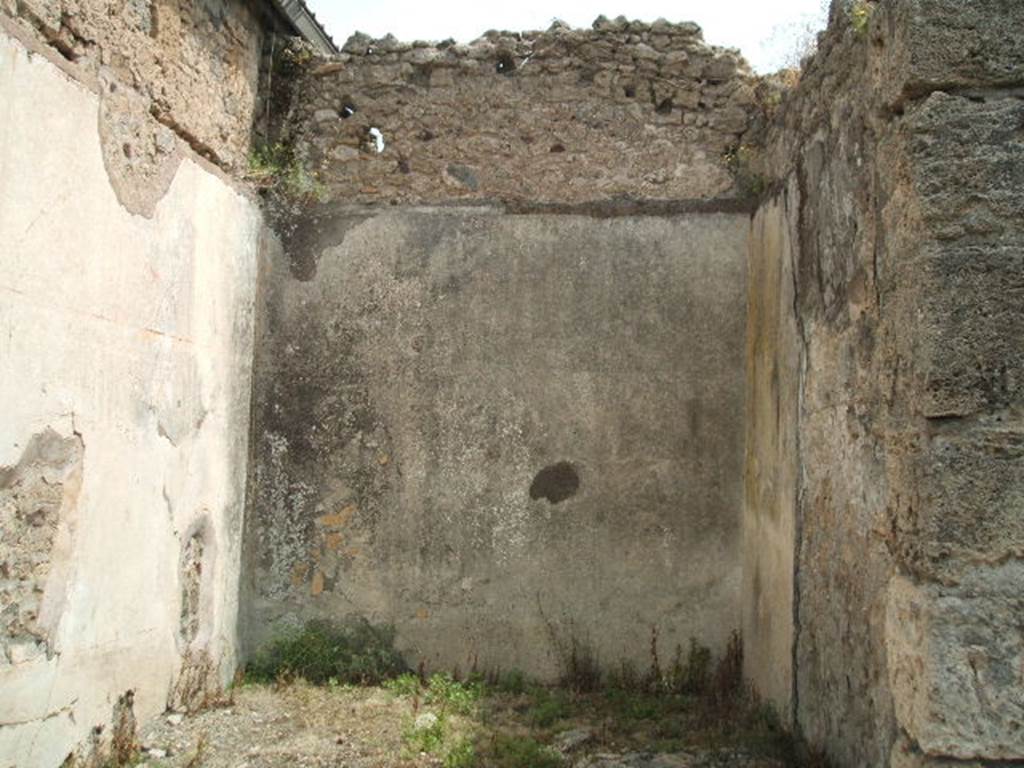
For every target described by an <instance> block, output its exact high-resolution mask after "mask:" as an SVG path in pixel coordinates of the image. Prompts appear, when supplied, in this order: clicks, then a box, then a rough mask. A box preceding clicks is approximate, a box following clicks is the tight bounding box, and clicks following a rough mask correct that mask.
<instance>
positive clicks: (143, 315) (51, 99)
mask: <svg viewBox="0 0 1024 768" xmlns="http://www.w3.org/2000/svg"><path fill="white" fill-rule="evenodd" d="M99 108H100V107H99V99H98V97H97V95H96V94H95V93H94V92H93V91H92V90H90V89H89V88H87V87H84V86H83V85H81V84H79V83H78V82H76V81H75V80H73V79H71V78H70V77H69V76H68V75H67V74H66V73H64V72H62V71H61V70H60V69H58V68H57V67H55V66H54V65H53V64H51V63H50V62H49V61H48V60H46V59H45V58H44V57H41V56H36V55H30V54H29V53H28V51H27V50H26V48H25V47H24V46H23V45H22V44H21V43H20V42H18V41H16V40H14V39H13V38H11V37H9V36H7V35H6V34H3V35H0V242H3V243H4V247H3V249H0V275H2V277H0V402H3V403H4V418H3V419H0V467H2V468H4V469H3V470H0V471H2V473H3V474H4V476H5V477H10V476H11V472H12V470H11V468H14V467H17V466H19V462H22V461H26V460H27V459H26V453H25V452H26V450H27V448H28V447H29V446H31V445H33V444H35V443H34V442H33V441H34V440H35V441H38V439H39V438H38V437H36V436H39V435H46V434H53V435H55V436H56V439H60V440H64V441H68V440H71V441H77V442H80V444H81V446H82V447H81V456H82V459H81V462H80V470H79V471H80V487H79V488H78V490H77V493H76V494H74V498H71V499H68V497H67V496H65V502H66V503H65V504H64V505H62V507H61V509H60V517H61V521H62V523H66V524H67V526H68V527H67V530H66V533H65V534H63V535H62V534H60V533H58V542H57V543H55V545H54V549H53V550H52V552H53V553H54V554H53V555H52V556H53V557H54V558H57V560H59V562H60V563H62V564H63V565H62V567H61V568H60V569H57V570H56V571H54V570H51V573H50V578H49V579H48V581H47V583H46V587H45V591H44V594H43V598H42V602H43V606H44V608H45V607H46V606H52V610H51V611H50V613H49V614H47V613H46V611H45V610H44V615H45V616H46V622H45V623H46V625H47V632H46V638H47V640H46V642H47V648H46V649H45V650H46V652H42V653H34V654H29V655H28V657H27V658H24V657H19V658H16V659H6V660H5V661H3V662H0V689H2V690H3V695H0V755H2V756H3V760H4V761H6V762H12V763H13V764H15V765H59V764H60V763H61V762H62V761H63V760H64V758H65V757H66V756H67V755H68V754H69V753H70V752H72V751H73V750H75V749H76V748H77V746H78V745H80V744H83V743H84V744H87V743H88V741H89V735H90V732H91V730H92V729H93V728H94V727H95V726H98V725H109V724H110V723H111V721H112V720H113V719H115V717H118V718H121V719H122V720H124V719H125V718H126V717H127V715H125V714H124V713H123V711H121V710H123V709H124V707H125V706H128V705H126V704H124V702H127V701H132V704H131V706H133V707H134V712H135V716H138V717H139V718H146V717H149V716H152V715H154V714H156V713H157V712H160V711H161V710H163V709H164V707H165V706H166V705H167V701H168V693H169V691H170V689H171V685H172V683H173V681H174V679H175V677H176V676H177V674H178V670H179V667H180V665H181V663H182V662H181V659H182V656H183V654H184V653H185V651H186V650H187V649H186V648H185V647H183V643H182V640H181V637H180V635H179V625H180V607H179V606H180V601H181V595H182V590H181V585H180V583H179V580H180V574H179V563H180V560H181V548H182V545H183V544H184V542H185V537H186V533H187V532H188V530H189V528H190V526H191V525H192V524H193V521H195V520H196V519H198V518H200V517H203V516H205V519H206V520H207V521H208V527H207V528H206V529H205V530H206V531H207V532H208V534H209V536H210V539H211V540H212V542H215V545H214V546H209V545H208V546H207V547H206V549H205V553H206V555H205V558H206V559H205V560H204V584H203V587H202V588H201V590H200V591H201V592H203V590H205V595H204V596H202V597H201V599H202V600H206V601H209V611H208V613H207V614H205V619H204V620H201V621H200V622H199V627H198V629H197V632H196V637H195V639H194V640H193V642H192V643H191V644H190V647H191V648H202V649H204V650H205V651H207V652H208V653H209V654H210V656H211V658H213V659H214V660H215V671H214V674H215V675H216V683H217V684H218V685H219V684H223V683H224V682H226V680H227V679H228V677H229V676H230V675H231V673H232V671H233V668H234V663H235V658H236V650H235V648H236V643H235V632H236V629H235V625H236V614H237V610H238V603H237V579H238V558H239V549H240V529H241V523H242V511H243V501H244V492H245V458H246V450H247V448H246V445H247V442H246V441H247V433H248V410H249V389H250V387H249V377H250V366H251V354H252V323H253V294H254V289H255V259H256V248H257V240H258V236H259V228H260V215H259V212H258V210H257V208H256V207H255V205H254V204H253V203H252V202H251V201H250V200H249V199H247V198H245V197H243V196H241V195H239V194H238V193H237V192H235V191H234V190H232V189H231V188H229V187H228V186H226V185H225V184H224V183H223V182H222V181H221V180H219V179H218V178H216V177H214V176H212V175H211V174H210V173H208V172H207V171H206V170H203V169H202V168H201V167H200V166H199V165H198V164H197V163H195V162H193V161H192V160H188V159H186V160H184V161H183V162H182V163H181V165H180V167H179V168H178V170H177V173H176V174H175V176H174V179H173V181H172V182H171V183H170V186H169V188H168V190H167V192H166V194H165V195H164V196H163V198H162V199H161V200H160V201H159V202H158V203H156V205H155V207H154V209H153V212H152V216H151V217H150V218H143V217H141V216H137V215H133V214H131V213H129V212H128V211H127V210H126V209H125V208H124V207H122V205H121V204H120V203H119V201H118V199H117V197H116V195H115V193H114V190H113V189H112V188H111V185H110V182H109V180H108V174H107V170H106V169H105V167H104V161H103V157H102V152H101V141H100V136H99V132H98V128H97V126H98V123H99V119H98V113H99ZM30 464H31V466H41V465H39V464H38V461H35V460H33V461H32V462H30ZM64 487H65V490H67V487H68V486H67V484H66V483H65V486H64ZM57 544H59V547H58V546H57ZM54 573H60V574H61V576H60V578H59V579H55V578H53V576H54ZM58 582H59V583H58ZM58 597H59V599H58ZM128 690H133V691H134V692H135V693H134V695H133V696H131V697H127V698H125V692H126V691H128ZM119 700H121V701H122V704H121V705H120V710H118V701H119ZM119 712H120V714H118V713H119ZM125 722H127V720H125ZM109 733H110V729H109V728H108V729H107V730H105V731H104V732H103V734H102V739H101V740H105V739H107V738H108V737H109ZM5 764H6V763H5Z"/></svg>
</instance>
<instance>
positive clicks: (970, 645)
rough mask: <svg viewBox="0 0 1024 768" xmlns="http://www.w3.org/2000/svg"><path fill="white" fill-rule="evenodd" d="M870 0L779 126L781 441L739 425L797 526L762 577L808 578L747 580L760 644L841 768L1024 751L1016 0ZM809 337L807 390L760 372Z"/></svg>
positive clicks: (765, 506)
mask: <svg viewBox="0 0 1024 768" xmlns="http://www.w3.org/2000/svg"><path fill="white" fill-rule="evenodd" d="M860 8H861V9H866V11H867V23H865V24H860V23H858V22H856V21H855V20H854V18H853V16H852V14H850V13H848V12H847V10H845V8H844V6H843V5H842V4H837V5H836V7H835V8H834V9H833V21H832V27H831V29H830V31H829V33H828V35H826V36H825V38H824V39H823V40H822V45H821V51H820V52H819V53H818V55H817V56H816V58H815V59H814V60H813V62H811V64H810V65H809V66H808V67H807V68H806V70H805V71H804V73H803V75H802V80H801V83H800V85H799V87H798V88H797V89H796V91H795V92H794V93H792V94H790V95H789V96H787V98H786V99H785V100H784V102H783V103H782V105H781V106H780V108H779V115H778V117H777V119H776V123H775V124H774V126H773V128H772V130H771V132H770V133H769V137H768V140H767V143H766V158H765V165H764V168H765V172H766V174H767V175H768V176H769V177H770V179H771V180H772V181H773V182H774V188H775V189H776V190H777V192H776V194H775V195H774V196H773V197H772V199H771V200H770V201H769V202H767V203H766V204H765V205H764V206H762V208H761V210H760V211H759V212H758V214H757V218H756V219H755V221H756V222H758V224H757V225H756V226H755V230H754V231H755V244H754V249H753V255H752V275H761V276H763V277H765V278H767V279H770V280H772V281H777V282H775V283H774V287H772V288H770V289H766V287H765V286H764V285H763V284H758V283H756V282H754V280H752V282H751V293H750V312H751V317H752V318H754V317H760V318H763V320H764V322H765V323H767V326H763V327H761V328H759V329H758V330H757V333H756V334H755V336H754V337H752V339H751V345H752V346H751V352H752V358H751V364H752V366H753V367H752V369H751V370H752V371H753V373H752V375H751V376H750V377H749V381H750V391H749V392H748V403H752V404H754V406H755V409H754V410H753V411H752V423H751V425H750V429H754V427H755V424H754V419H761V423H763V422H764V419H763V418H762V417H761V414H762V413H763V414H764V415H765V416H767V417H771V415H772V406H773V404H774V408H775V414H777V416H776V419H777V421H776V425H775V426H774V427H772V426H771V424H770V423H769V426H770V428H771V429H772V430H774V433H775V434H776V435H777V437H778V440H777V441H775V442H772V441H765V440H762V439H761V438H762V437H763V435H762V436H760V437H758V436H753V437H751V431H750V429H748V456H747V462H748V464H747V472H748V485H747V487H748V490H749V489H753V490H754V491H755V493H754V494H752V495H751V496H749V497H748V500H747V504H748V513H747V514H748V521H749V524H750V525H751V526H752V529H753V530H755V531H758V530H763V529H764V528H765V527H768V528H770V529H771V530H774V531H776V532H780V533H781V534H782V535H780V536H778V537H775V538H767V537H766V538H764V539H762V541H763V542H764V543H765V544H771V546H772V549H773V550H774V552H772V553H770V554H767V553H764V552H760V553H757V554H756V557H755V556H753V555H752V554H751V553H750V547H748V558H749V559H748V562H750V561H751V559H753V560H754V561H755V562H757V561H760V562H759V563H758V564H757V565H756V566H755V571H754V573H752V574H750V575H749V577H748V579H747V582H748V584H749V583H753V584H758V583H761V584H764V583H767V582H770V581H772V580H775V581H776V583H779V584H782V585H784V583H785V579H784V578H782V577H780V576H779V573H778V568H777V567H776V564H785V562H786V561H787V558H792V557H793V553H794V552H795V556H796V562H795V565H794V575H795V591H794V593H793V595H792V597H790V596H788V595H785V594H781V593H780V594H778V595H776V596H774V597H772V598H771V601H772V610H771V611H769V612H766V611H765V610H763V608H762V606H761V605H760V604H759V602H758V601H759V599H760V600H762V601H763V598H759V595H760V594H761V592H760V591H759V590H757V589H752V590H750V591H749V592H748V593H747V596H746V599H747V609H746V615H747V616H748V622H747V626H748V631H747V642H748V655H750V656H752V657H757V658H774V659H775V660H776V662H777V663H778V664H779V665H783V666H789V665H790V660H791V659H792V660H793V662H795V678H794V679H793V682H792V697H791V698H792V702H791V706H792V707H793V709H792V711H793V713H794V718H795V721H796V724H797V727H798V728H799V729H800V731H801V732H802V733H803V735H804V736H806V738H807V739H808V740H809V741H810V742H811V743H812V744H814V745H818V746H820V747H823V748H824V749H826V751H827V752H828V754H829V755H830V757H831V758H832V760H833V761H834V762H835V763H836V764H837V765H840V766H862V765H885V764H889V762H890V760H891V764H893V765H899V766H910V765H913V766H921V765H939V764H941V765H947V764H950V763H947V762H943V761H944V760H946V759H951V760H965V761H977V760H1010V759H1018V760H1019V759H1021V758H1022V757H1024V741H1022V734H1024V729H1022V728H1021V723H1022V718H1024V685H1022V679H1021V676H1020V669H1021V663H1022V659H1024V645H1022V640H1021V635H1020V632H1019V616H1020V615H1021V614H1020V611H1021V607H1022V606H1021V602H1020V600H1021V598H1020V592H1019V589H1014V588H1013V587H1012V586H1011V585H1012V584H1016V585H1017V586H1018V588H1019V584H1020V558H1021V556H1022V554H1024V549H1022V545H1021V541H1022V534H1021V532H1022V527H1021V519H1022V517H1021V510H1022V503H1024V474H1022V471H1021V467H1022V466H1024V462H1022V461H1021V457H1022V453H1021V445H1022V442H1024V421H1022V412H1024V411H1022V406H1024V385H1022V381H1024V354H1022V351H1021V347H1020V344H1019V343H1018V342H1019V339H1020V337H1021V331H1022V330H1024V328H1022V323H1024V320H1022V318H1024V314H1022V313H1021V310H1020V308H1021V306H1024V283H1022V282H1021V276H1022V275H1024V269H1022V267H1024V263H1022V261H1021V250H1022V243H1024V227H1022V222H1024V216H1022V213H1024V208H1022V202H1021V201H1022V198H1021V195H1020V188H1021V181H1022V179H1024V141H1022V137H1024V134H1022V133H1021V126H1022V125H1024V103H1022V102H1021V100H1020V98H1019V96H1020V94H1021V86H1024V47H1022V46H1021V44H1020V40H1019V39H1017V38H1016V37H1013V36H1007V35H1006V30H1008V29H1015V28H1017V27H1019V26H1020V24H1021V23H1022V22H1024V7H1022V6H1020V5H1019V4H1016V3H1006V2H1000V1H999V0H985V1H984V2H979V3H973V4H969V5H968V4H964V3H959V2H952V0H884V1H883V2H879V3H873V4H867V5H864V6H860ZM773 262H774V263H773ZM787 274H791V275H792V278H793V280H792V283H791V284H790V283H789V282H787V280H786V279H784V277H785V275H787ZM780 277H781V279H779V278H780ZM752 322H753V321H752ZM794 344H796V346H797V348H798V356H799V359H800V364H799V366H798V367H796V369H795V370H797V371H798V372H799V381H798V382H797V383H796V384H794V383H793V382H792V380H791V379H790V377H789V376H786V375H783V376H779V377H776V376H773V375H772V374H771V373H769V372H768V371H766V370H765V366H766V365H771V364H772V361H776V362H780V361H784V360H787V359H790V357H791V356H792V351H791V350H792V347H793V345H794ZM766 352H767V354H766ZM769 370H772V369H771V368H769ZM790 370H793V368H792V367H791V366H790ZM795 389H796V390H797V391H798V393H799V395H798V397H794V396H793V393H794V390H795ZM794 404H797V405H798V407H797V408H796V409H795V410H794V409H793V408H792V405H794ZM793 431H795V440H794V439H792V438H791V437H790V434H791V433H792V432H793ZM794 457H795V464H796V467H797V472H796V475H795V482H794V479H793V471H792V468H793V463H794ZM766 478H771V480H770V481H769V480H768V479H766ZM794 490H795V493H794V492H793V491H794ZM780 520H782V524H781V525H780V522H779V521H780ZM751 541H753V539H751ZM789 602H792V603H794V605H795V608H794V611H793V613H791V614H790V613H789V612H788V609H787V603H789ZM787 615H792V616H793V621H792V623H791V626H790V627H784V626H779V623H782V624H785V622H786V617H787ZM1014 617H1016V618H1014ZM788 632H791V633H792V634H793V636H794V643H795V645H794V646H793V648H792V649H787V648H785V647H783V646H784V642H783V641H784V640H785V638H786V636H787V633H788ZM761 670H762V671H760V672H759V671H758V670H757V669H752V670H751V671H752V673H753V676H754V677H755V679H756V680H757V682H758V683H759V685H760V686H761V687H762V688H764V689H766V690H767V691H769V692H770V693H771V694H773V696H774V695H775V694H776V692H778V691H782V690H784V688H785V685H784V684H780V681H779V680H778V679H776V678H774V677H772V675H771V674H770V673H768V672H767V671H764V670H765V668H763V667H762V668H761ZM965 764H970V765H976V764H978V763H976V762H970V763H965Z"/></svg>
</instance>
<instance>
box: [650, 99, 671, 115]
mask: <svg viewBox="0 0 1024 768" xmlns="http://www.w3.org/2000/svg"><path fill="white" fill-rule="evenodd" d="M673 106H674V105H673V104H672V97H671V96H669V97H668V98H667V99H662V100H661V101H659V102H658V106H656V107H655V108H654V111H655V112H657V113H658V114H659V115H670V114H672V107H673Z"/></svg>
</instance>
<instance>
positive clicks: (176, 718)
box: [167, 712, 185, 725]
mask: <svg viewBox="0 0 1024 768" xmlns="http://www.w3.org/2000/svg"><path fill="white" fill-rule="evenodd" d="M184 719H185V716H184V715H183V714H181V713H179V712H174V713H172V714H170V715H168V716H167V722H168V723H170V724H171V725H181V721H182V720H184Z"/></svg>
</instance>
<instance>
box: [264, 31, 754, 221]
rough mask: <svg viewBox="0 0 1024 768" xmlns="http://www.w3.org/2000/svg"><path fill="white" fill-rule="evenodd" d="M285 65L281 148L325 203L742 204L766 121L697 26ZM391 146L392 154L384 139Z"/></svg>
mask: <svg viewBox="0 0 1024 768" xmlns="http://www.w3.org/2000/svg"><path fill="white" fill-rule="evenodd" d="M343 51H344V52H343V53H342V54H341V55H339V56H337V57H335V58H331V59H322V58H316V57H313V56H312V55H310V54H308V53H306V52H304V51H298V52H295V51H293V52H292V53H291V54H290V55H288V56H286V57H285V59H284V60H283V62H281V68H282V69H283V70H284V71H286V72H288V73H289V74H288V76H286V77H278V79H277V80H276V82H277V84H278V89H277V91H276V92H275V97H274V107H273V110H274V114H273V120H272V122H274V123H275V124H276V133H275V135H276V139H277V140H278V141H279V142H280V143H281V144H282V145H283V146H285V147H286V148H287V149H288V150H289V151H290V152H292V153H293V154H294V158H295V162H296V163H297V164H298V165H299V166H301V167H302V168H303V169H304V171H305V172H306V173H308V174H310V175H311V176H315V178H316V179H317V185H316V186H317V189H316V192H317V195H318V196H319V197H320V198H321V199H332V200H347V201H365V202H372V201H382V202H401V203H424V202H437V201H442V200H449V199H459V200H474V199H475V200H479V199H488V200H503V201H527V202H531V203H544V202H559V203H566V202H573V203H576V202H585V201H592V200H607V199H610V198H615V197H628V198H663V199H674V200H679V199H698V198H703V199H707V198H717V197H736V196H739V197H743V196H746V195H747V194H748V192H749V190H748V189H743V188H741V187H742V185H739V186H738V185H737V184H736V179H735V176H736V174H735V171H736V168H735V164H736V162H737V159H736V157H737V156H736V149H737V147H739V146H740V144H741V143H742V140H743V136H744V134H745V132H746V131H747V130H748V128H749V127H750V125H751V122H752V119H753V116H755V115H756V114H757V108H756V101H757V95H756V93H755V88H754V85H755V81H754V79H753V77H752V76H751V74H750V72H749V70H748V69H747V66H746V64H745V63H744V62H743V60H742V59H741V58H740V56H739V54H738V53H737V52H735V51H727V50H723V49H720V48H715V47H712V46H708V45H705V43H704V42H703V40H702V37H701V32H700V29H699V28H698V27H697V26H696V25H694V24H669V23H667V22H664V21H659V22H655V23H654V24H653V25H650V24H643V23H640V22H627V21H626V20H625V19H623V18H619V19H617V20H615V21H608V20H606V19H603V18H601V19H598V20H597V21H596V22H595V23H594V28H593V29H592V30H576V29H569V28H567V27H565V26H563V25H561V24H560V23H556V24H555V25H554V26H552V28H551V29H549V30H547V31H546V32H526V33H522V34H519V33H516V34H513V33H507V32H489V33H487V35H486V36H484V37H483V38H481V39H479V40H477V41H475V42H474V43H471V44H469V45H462V44H455V43H453V42H451V41H448V42H443V43H436V44H434V43H425V42H414V43H411V44H410V43H401V42H399V41H397V40H395V39H394V38H392V37H387V38H384V39H381V40H372V39H370V38H368V37H365V36H362V35H356V36H354V37H352V38H351V39H350V40H349V41H348V42H347V43H346V44H345V46H344V49H343ZM371 131H377V132H379V134H380V137H381V138H380V140H379V141H380V143H379V144H378V139H377V138H375V136H376V134H371Z"/></svg>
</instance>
